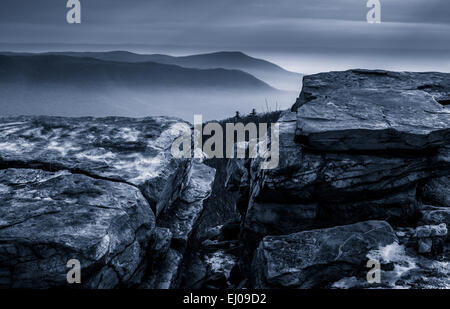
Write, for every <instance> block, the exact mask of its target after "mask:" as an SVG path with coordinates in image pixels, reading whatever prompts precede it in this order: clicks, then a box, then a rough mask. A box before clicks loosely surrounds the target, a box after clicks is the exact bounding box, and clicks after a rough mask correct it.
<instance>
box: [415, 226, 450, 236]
mask: <svg viewBox="0 0 450 309" xmlns="http://www.w3.org/2000/svg"><path fill="white" fill-rule="evenodd" d="M447 232H448V231H447V225H446V224H445V223H441V224H439V225H422V226H419V227H417V228H416V233H415V235H414V236H415V237H417V238H428V237H443V236H447Z"/></svg>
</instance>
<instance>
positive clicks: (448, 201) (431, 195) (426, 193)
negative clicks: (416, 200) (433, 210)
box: [418, 176, 450, 207]
mask: <svg viewBox="0 0 450 309" xmlns="http://www.w3.org/2000/svg"><path fill="white" fill-rule="evenodd" d="M418 193H419V195H420V197H421V200H422V202H423V203H425V204H429V205H436V206H441V207H450V178H449V177H448V176H444V177H440V178H433V179H430V180H429V181H427V182H426V183H424V184H423V186H421V187H420V191H419V192H418Z"/></svg>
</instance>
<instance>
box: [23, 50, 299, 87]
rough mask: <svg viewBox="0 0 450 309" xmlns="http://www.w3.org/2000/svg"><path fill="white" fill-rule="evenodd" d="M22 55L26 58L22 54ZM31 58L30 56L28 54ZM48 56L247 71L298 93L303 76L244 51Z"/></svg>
mask: <svg viewBox="0 0 450 309" xmlns="http://www.w3.org/2000/svg"><path fill="white" fill-rule="evenodd" d="M22 55H27V54H23V53H22ZM28 55H30V54H28ZM47 55H65V56H71V57H90V58H95V59H100V60H106V61H118V62H131V63H136V62H148V61H150V62H158V63H162V64H171V65H179V66H182V67H185V68H197V69H215V68H223V69H230V70H240V71H244V72H247V73H249V74H251V75H253V76H255V77H256V78H258V79H260V80H262V81H264V82H266V83H268V84H269V85H271V86H273V87H275V88H278V89H282V90H290V91H299V90H300V87H301V79H302V75H301V74H298V73H293V72H289V71H286V70H285V69H283V68H281V67H280V66H278V65H276V64H273V63H271V62H268V61H265V60H262V59H257V58H253V57H250V56H248V55H246V54H244V53H242V52H217V53H210V54H199V55H192V56H183V57H173V56H168V55H161V54H152V55H143V54H135V53H130V52H126V51H111V52H56V53H47Z"/></svg>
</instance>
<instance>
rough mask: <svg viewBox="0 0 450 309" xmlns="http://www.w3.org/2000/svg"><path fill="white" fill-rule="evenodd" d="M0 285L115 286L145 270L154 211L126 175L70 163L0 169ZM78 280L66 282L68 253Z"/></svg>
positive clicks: (133, 281) (133, 280) (127, 283)
mask: <svg viewBox="0 0 450 309" xmlns="http://www.w3.org/2000/svg"><path fill="white" fill-rule="evenodd" d="M0 184H1V185H0V188H1V190H0V273H1V274H2V275H1V276H0V286H1V287H4V288H5V287H8V288H49V287H66V288H67V287H79V286H81V287H85V288H116V287H121V286H122V287H127V286H134V285H137V284H138V283H139V282H140V280H141V278H142V276H143V275H144V272H145V268H146V264H147V259H146V258H147V249H148V245H149V243H150V241H149V240H150V238H151V235H152V233H153V230H154V227H155V216H154V214H153V212H152V210H151V209H150V207H149V205H148V203H147V201H146V200H145V198H144V197H143V195H142V194H141V192H140V191H139V190H138V189H137V188H136V187H134V186H131V185H128V184H126V183H120V182H112V181H107V180H102V179H95V178H91V177H88V176H86V175H80V174H72V173H70V172H69V171H59V172H47V171H42V170H36V169H6V170H0ZM72 259H76V260H78V261H79V262H80V265H81V284H72V285H69V283H68V282H67V279H66V275H67V273H68V272H69V270H70V268H68V267H67V266H66V264H67V263H68V261H69V260H72Z"/></svg>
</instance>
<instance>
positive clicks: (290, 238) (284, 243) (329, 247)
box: [252, 221, 397, 288]
mask: <svg viewBox="0 0 450 309" xmlns="http://www.w3.org/2000/svg"><path fill="white" fill-rule="evenodd" d="M394 242H397V237H396V236H395V233H394V231H393V229H392V228H391V226H390V225H389V224H388V223H387V222H385V221H366V222H360V223H356V224H352V225H345V226H337V227H332V228H326V229H318V230H311V231H304V232H299V233H294V234H290V235H283V236H266V237H264V238H263V240H262V241H261V243H260V245H259V247H258V249H257V251H256V253H255V258H254V260H253V263H252V274H253V279H252V285H253V287H254V288H318V287H327V286H328V284H330V282H333V281H337V280H339V279H340V278H342V277H345V276H351V275H352V273H356V272H357V271H358V270H359V269H361V268H363V269H364V267H365V262H366V261H367V257H366V256H367V254H368V253H369V252H370V250H373V249H378V248H379V247H384V246H386V245H389V244H392V243H394Z"/></svg>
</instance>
